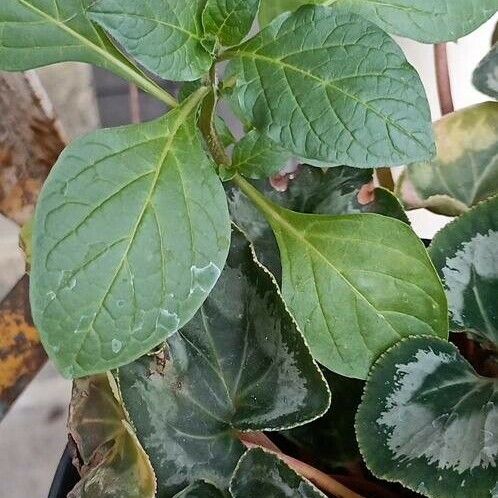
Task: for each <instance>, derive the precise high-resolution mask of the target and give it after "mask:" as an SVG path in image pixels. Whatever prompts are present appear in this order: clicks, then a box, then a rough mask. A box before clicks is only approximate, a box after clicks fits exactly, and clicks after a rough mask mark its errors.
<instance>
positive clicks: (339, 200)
mask: <svg viewBox="0 0 498 498" xmlns="http://www.w3.org/2000/svg"><path fill="white" fill-rule="evenodd" d="M252 183H253V185H254V186H255V187H257V188H258V190H259V191H260V192H262V193H264V195H265V196H266V197H268V198H269V199H270V200H271V201H273V202H274V203H276V204H278V205H280V206H282V207H285V208H287V209H290V210H292V211H298V212H300V213H308V214H355V213H377V214H382V215H384V216H391V217H393V218H397V219H400V220H401V221H404V222H406V223H408V218H407V217H406V214H405V212H404V210H403V208H402V207H401V205H400V203H399V201H398V200H397V199H396V197H394V195H392V194H391V193H390V192H389V191H387V190H385V189H383V188H373V172H372V170H365V169H358V168H349V167H347V166H344V167H339V168H330V169H328V170H327V171H325V172H324V171H322V170H321V169H318V168H313V167H310V166H306V165H303V166H300V167H299V168H298V170H297V171H296V172H295V173H293V174H292V175H290V179H289V182H288V185H287V188H286V190H285V191H283V192H279V191H277V190H275V189H274V188H273V187H272V186H271V185H270V184H269V182H267V181H259V182H252ZM227 193H228V205H229V208H230V213H231V215H232V219H233V220H234V222H235V223H236V224H237V225H238V226H239V227H240V228H241V229H242V230H243V231H244V233H245V234H246V236H247V237H248V238H249V239H250V241H251V242H252V243H253V245H254V248H255V250H256V254H257V257H258V259H259V261H260V262H261V263H262V264H263V265H265V266H266V267H267V268H268V269H269V270H270V271H271V272H272V273H273V275H275V277H276V278H277V280H278V281H280V280H281V274H282V269H281V265H280V255H279V252H278V245H277V241H276V240H275V236H274V235H273V231H272V229H271V227H270V225H269V224H268V222H267V221H266V219H265V217H264V215H263V214H262V213H261V212H260V211H259V210H258V209H257V208H256V207H255V206H254V204H253V203H252V202H251V201H250V200H249V199H248V198H247V197H246V195H245V194H244V193H242V192H241V191H240V190H239V189H238V188H237V187H236V186H230V187H228V189H227Z"/></svg>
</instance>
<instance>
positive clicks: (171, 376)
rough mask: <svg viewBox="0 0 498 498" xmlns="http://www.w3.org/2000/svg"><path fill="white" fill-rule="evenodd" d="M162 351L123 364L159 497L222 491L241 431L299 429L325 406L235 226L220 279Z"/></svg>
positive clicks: (312, 367)
mask: <svg viewBox="0 0 498 498" xmlns="http://www.w3.org/2000/svg"><path fill="white" fill-rule="evenodd" d="M164 356H165V358H162V359H161V358H157V357H156V358H154V357H151V356H145V357H143V358H142V359H140V360H138V361H137V362H135V363H133V364H131V365H128V366H125V367H122V368H121V369H120V370H119V384H120V388H121V392H122V395H123V399H124V402H125V406H126V409H127V412H128V413H129V414H130V417H131V421H132V423H133V425H134V427H135V428H136V431H137V435H138V438H139V440H140V441H141V443H142V444H143V445H144V448H145V450H146V451H147V453H148V455H149V456H150V458H151V461H152V464H153V466H154V468H155V471H156V475H157V478H158V485H159V493H158V495H159V496H161V497H163V498H168V497H171V496H173V495H174V494H175V493H177V492H178V491H179V490H181V489H183V488H184V487H185V486H187V485H189V484H191V483H193V482H195V481H198V480H200V479H204V480H207V481H209V482H210V483H213V484H214V485H215V486H217V487H219V488H220V489H222V490H226V489H227V488H228V483H229V479H230V476H231V475H232V473H233V470H234V468H235V466H236V464H237V462H238V460H239V458H240V457H241V455H242V454H243V452H244V447H243V445H242V443H241V442H240V441H239V440H238V438H237V431H261V430H279V429H283V428H291V427H295V426H297V425H300V424H304V423H306V422H308V421H311V420H314V419H315V418H317V417H319V416H321V415H322V414H323V413H324V412H325V411H326V410H327V409H328V407H329V404H330V393H329V391H328V388H327V385H326V383H325V381H324V379H323V376H322V375H321V372H320V370H319V369H318V367H317V366H316V364H315V363H314V362H313V360H312V357H311V355H310V353H309V351H308V348H307V347H306V344H305V343H304V340H303V338H302V336H301V334H300V332H299V331H298V329H297V327H296V325H295V323H294V321H293V320H292V318H291V316H290V315H289V314H288V312H287V310H286V309H285V306H284V303H283V302H282V300H281V298H280V296H279V294H278V293H277V290H276V286H275V284H274V282H273V280H272V279H271V277H270V275H269V274H268V273H267V272H266V271H265V270H264V269H263V268H261V267H260V266H259V265H258V264H257V263H255V262H254V260H253V256H252V252H251V250H250V247H249V243H248V242H247V241H246V240H245V239H244V237H243V236H242V235H241V234H240V233H238V232H233V234H232V247H231V250H230V255H229V257H228V262H227V266H226V267H225V269H224V270H223V273H222V274H221V277H220V279H219V281H218V283H217V285H216V286H215V288H214V289H213V291H212V293H211V294H210V296H209V297H208V299H207V300H206V302H205V303H204V305H203V306H202V308H201V310H200V311H199V312H198V314H197V315H196V316H195V317H194V319H193V320H192V321H190V322H189V323H188V324H187V325H186V326H185V327H184V328H183V329H182V330H181V331H180V332H178V333H177V334H175V335H174V336H173V337H171V338H170V339H169V340H168V342H167V350H166V351H165V353H164Z"/></svg>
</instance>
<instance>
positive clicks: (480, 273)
mask: <svg viewBox="0 0 498 498" xmlns="http://www.w3.org/2000/svg"><path fill="white" fill-rule="evenodd" d="M430 255H431V257H432V261H433V262H434V265H435V266H436V268H437V270H438V271H439V274H440V275H441V278H442V279H443V283H444V286H445V288H446V295H447V297H448V304H449V311H450V318H451V328H452V329H453V330H455V331H463V330H465V331H470V332H472V333H474V334H476V335H477V336H479V337H481V338H484V339H485V340H488V341H490V342H491V343H493V344H494V345H495V346H498V306H497V296H498V197H493V198H492V199H489V200H488V201H486V202H483V203H481V204H479V205H478V206H476V207H475V208H473V209H471V210H470V211H469V212H468V213H466V214H464V215H463V216H461V217H460V218H457V219H456V220H455V221H454V222H453V223H451V224H450V225H447V226H446V227H445V228H443V229H442V230H441V231H440V232H439V233H438V234H437V236H436V237H435V239H434V240H433V242H432V245H431V248H430Z"/></svg>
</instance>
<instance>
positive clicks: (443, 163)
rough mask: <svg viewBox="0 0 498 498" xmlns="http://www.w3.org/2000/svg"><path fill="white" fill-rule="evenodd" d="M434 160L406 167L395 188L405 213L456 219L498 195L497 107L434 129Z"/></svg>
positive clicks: (489, 105) (480, 108)
mask: <svg viewBox="0 0 498 498" xmlns="http://www.w3.org/2000/svg"><path fill="white" fill-rule="evenodd" d="M434 129H435V132H436V137H437V144H438V155H437V157H436V158H435V159H434V160H433V161H430V162H425V163H418V164H412V165H410V166H409V167H408V168H407V169H406V171H405V172H404V174H403V176H402V177H401V180H400V182H399V184H398V186H397V190H398V191H399V193H400V196H401V197H402V199H403V201H404V203H405V204H406V206H407V207H409V208H422V207H423V208H428V209H430V210H431V211H434V212H436V213H439V214H444V215H448V216H456V215H459V214H462V213H464V212H465V211H467V210H468V208H469V207H472V206H474V205H475V204H477V203H478V202H480V201H482V200H484V199H487V198H488V197H491V196H492V195H494V194H496V193H497V192H498V103H496V102H486V103H484V104H478V105H476V106H473V107H469V108H467V109H464V110H462V111H457V112H455V113H452V114H449V115H447V116H445V117H444V118H443V119H441V120H440V121H438V122H437V123H435V125H434Z"/></svg>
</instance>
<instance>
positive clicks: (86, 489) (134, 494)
mask: <svg viewBox="0 0 498 498" xmlns="http://www.w3.org/2000/svg"><path fill="white" fill-rule="evenodd" d="M110 382H111V384H110ZM111 386H113V387H114V388H113V387H111ZM69 432H70V434H71V437H72V439H73V441H74V442H75V443H76V446H77V448H78V453H79V455H80V457H81V459H82V464H83V467H82V469H81V473H82V475H81V481H79V482H78V484H77V485H76V487H75V488H74V489H73V490H72V491H71V492H70V493H69V495H68V498H121V497H122V498H153V497H155V496H156V479H155V475H154V470H153V469H152V465H151V463H150V461H149V458H148V457H147V454H146V453H145V451H144V450H143V448H142V447H141V446H140V443H139V442H138V441H137V438H136V436H135V434H134V432H133V429H132V428H131V427H130V425H129V424H128V423H127V422H126V414H125V413H124V411H123V408H122V406H121V400H120V399H118V398H117V389H115V383H114V380H113V379H109V378H108V377H107V376H106V375H98V376H94V377H87V378H85V379H80V380H77V381H75V383H74V386H73V395H72V400H71V407H70V414H69Z"/></svg>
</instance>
